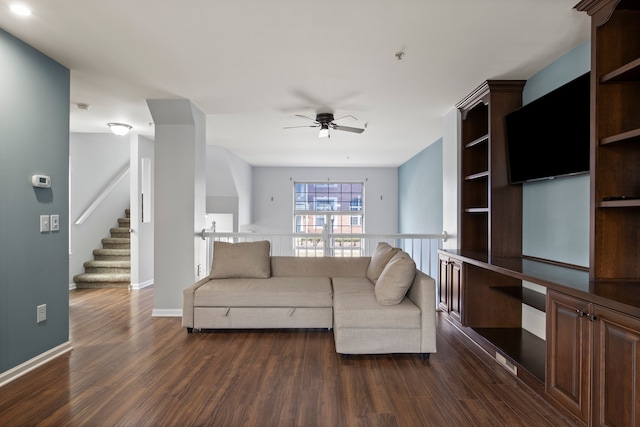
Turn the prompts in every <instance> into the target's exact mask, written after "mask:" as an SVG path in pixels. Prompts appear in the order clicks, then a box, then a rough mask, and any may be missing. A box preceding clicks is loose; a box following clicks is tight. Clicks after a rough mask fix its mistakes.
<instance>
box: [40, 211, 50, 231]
mask: <svg viewBox="0 0 640 427" xmlns="http://www.w3.org/2000/svg"><path fill="white" fill-rule="evenodd" d="M48 231H49V215H40V232H41V233H47V232H48Z"/></svg>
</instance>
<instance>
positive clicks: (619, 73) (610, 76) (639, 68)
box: [600, 58, 640, 83]
mask: <svg viewBox="0 0 640 427" xmlns="http://www.w3.org/2000/svg"><path fill="white" fill-rule="evenodd" d="M629 80H631V81H633V80H640V58H638V59H635V60H633V61H631V62H629V63H628V64H625V65H623V66H622V67H620V68H618V69H616V70H613V71H611V72H610V73H607V74H605V75H604V76H602V77H601V78H600V83H607V82H622V81H629Z"/></svg>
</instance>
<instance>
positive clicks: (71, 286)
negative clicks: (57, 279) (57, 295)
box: [69, 282, 77, 291]
mask: <svg viewBox="0 0 640 427" xmlns="http://www.w3.org/2000/svg"><path fill="white" fill-rule="evenodd" d="M74 289H77V286H76V283H75V282H73V283H69V290H70V291H72V290H74Z"/></svg>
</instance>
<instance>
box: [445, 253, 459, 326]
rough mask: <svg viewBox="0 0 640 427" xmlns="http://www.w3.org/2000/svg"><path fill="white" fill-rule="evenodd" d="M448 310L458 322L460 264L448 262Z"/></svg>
mask: <svg viewBox="0 0 640 427" xmlns="http://www.w3.org/2000/svg"><path fill="white" fill-rule="evenodd" d="M448 275H449V289H450V290H449V297H450V301H449V310H450V314H451V316H453V317H454V318H455V319H456V320H457V321H458V322H461V320H462V263H461V262H460V261H457V260H450V261H449V271H448Z"/></svg>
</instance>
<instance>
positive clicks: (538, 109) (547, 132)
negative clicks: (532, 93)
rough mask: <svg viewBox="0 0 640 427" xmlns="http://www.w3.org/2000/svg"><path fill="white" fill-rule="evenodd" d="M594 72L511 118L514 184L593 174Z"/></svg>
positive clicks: (509, 144) (510, 161)
mask: <svg viewBox="0 0 640 427" xmlns="http://www.w3.org/2000/svg"><path fill="white" fill-rule="evenodd" d="M589 74H590V73H586V74H583V75H582V76H580V77H578V78H576V79H574V80H572V81H570V82H569V83H566V84H565V85H563V86H560V87H559V88H557V89H555V90H553V91H551V92H549V93H547V94H546V95H544V96H541V97H540V98H538V99H536V100H535V101H532V102H530V103H529V104H526V105H525V106H523V107H521V108H519V109H517V110H515V111H513V112H512V113H510V114H508V115H507V116H506V132H507V158H508V166H509V180H510V182H511V183H512V184H517V183H523V182H529V181H538V180H542V179H551V178H556V177H560V176H566V175H576V174H582V173H588V172H589V117H590V115H589V93H590V83H589Z"/></svg>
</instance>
